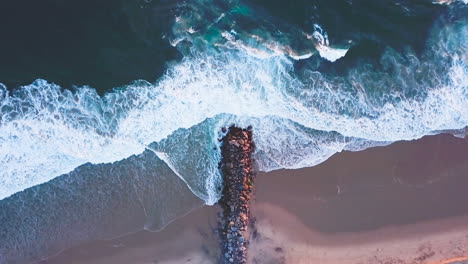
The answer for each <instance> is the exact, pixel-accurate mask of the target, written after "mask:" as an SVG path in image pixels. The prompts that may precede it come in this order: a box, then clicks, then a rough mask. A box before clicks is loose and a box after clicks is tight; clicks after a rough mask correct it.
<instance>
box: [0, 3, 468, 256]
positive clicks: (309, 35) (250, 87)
mask: <svg viewBox="0 0 468 264" xmlns="http://www.w3.org/2000/svg"><path fill="white" fill-rule="evenodd" d="M31 2H32V1H31ZM108 2H109V3H108V5H106V3H105V1H102V2H98V3H96V4H93V3H91V2H86V1H85V2H83V3H82V4H81V5H79V6H78V7H75V6H68V5H64V4H58V3H54V1H47V2H45V3H44V5H39V6H37V8H38V10H36V12H34V11H32V10H33V9H34V8H35V7H36V6H35V5H33V4H32V3H31V5H32V6H31V7H30V9H28V8H27V7H18V6H14V4H12V6H13V7H11V10H16V11H17V10H18V9H19V10H20V11H21V12H20V13H21V14H22V15H24V19H22V18H21V17H18V16H15V17H13V15H10V17H7V19H8V18H10V19H11V21H8V22H11V23H9V24H8V25H13V26H10V27H5V25H6V23H2V24H3V26H2V28H1V29H2V31H3V32H4V35H5V36H6V37H5V40H4V41H0V49H2V52H1V53H0V54H1V55H2V57H3V58H4V59H5V60H4V61H6V63H4V64H3V65H2V66H1V69H0V72H2V73H1V74H0V77H1V78H4V79H5V80H2V79H0V82H1V83H2V84H0V164H1V167H2V170H0V199H2V200H0V204H1V205H2V206H5V208H6V207H8V208H10V209H5V210H2V212H1V213H3V215H2V216H1V217H2V219H4V220H5V221H7V222H8V223H10V222H14V221H15V218H14V217H12V216H11V214H10V213H11V212H13V211H14V210H19V213H18V214H17V216H18V217H20V216H21V212H22V210H23V209H24V208H27V207H28V206H29V205H28V204H29V202H28V201H32V200H34V199H33V198H31V197H35V198H36V199H38V201H43V200H42V199H41V197H42V196H43V195H47V193H48V192H47V191H46V190H45V189H42V190H41V188H42V187H41V186H44V185H45V186H48V184H49V185H50V184H53V183H54V179H55V180H56V181H55V182H57V181H58V182H60V179H61V178H67V177H71V178H73V177H72V176H70V175H79V176H75V178H76V177H78V178H79V179H82V178H80V177H84V178H86V179H88V182H89V183H91V182H92V180H93V176H92V175H96V174H97V173H99V170H100V168H102V167H105V168H108V170H110V171H112V173H107V172H106V173H104V175H107V176H106V177H104V178H103V179H105V180H103V181H104V182H105V181H112V180H113V177H112V175H114V174H118V175H121V173H122V172H127V173H126V174H123V175H131V177H140V178H141V177H143V176H144V175H146V176H147V177H150V176H148V175H151V177H156V178H157V179H156V180H155V181H165V180H167V179H171V181H173V184H171V185H168V186H179V187H177V188H181V187H180V183H183V184H184V185H186V187H187V188H188V190H190V191H191V193H193V194H194V195H195V196H197V197H198V198H199V199H200V200H201V201H203V203H205V204H209V205H212V204H214V203H216V201H217V200H218V199H219V197H220V194H221V193H220V188H221V186H222V181H221V175H220V172H219V170H218V163H219V161H220V154H219V141H218V139H219V138H220V137H222V136H223V135H222V132H221V128H222V127H227V126H230V125H237V126H243V127H247V126H252V127H253V131H254V140H255V142H256V147H257V149H256V153H255V160H256V163H257V164H256V165H257V167H258V169H259V170H261V171H271V170H275V169H280V168H290V169H292V168H302V167H309V166H314V165H316V164H319V163H321V162H323V161H324V160H326V159H327V158H328V157H330V156H331V155H333V154H334V153H337V152H340V151H342V150H353V151H354V150H362V149H365V148H368V147H372V146H377V145H385V144H389V143H391V142H395V141H399V140H412V139H417V138H420V137H422V136H424V135H429V134H435V133H440V132H441V131H451V132H452V133H456V134H457V135H462V136H464V135H465V133H466V132H465V131H466V130H464V128H465V127H467V125H468V44H467V43H468V6H467V5H466V1H368V0H367V1H364V0H361V1H354V0H353V1H351V0H348V1H345V0H342V1H338V0H337V1H297V2H295V3H285V2H284V1H262V0H252V1H228V0H224V1H221V0H219V1H215V0H198V1H190V2H183V1H181V2H169V1H163V0H161V1H154V0H153V1H151V0H148V1H114V2H113V3H112V4H111V3H110V1H108ZM36 5H37V4H36ZM44 6H45V7H44ZM50 7H53V8H52V9H51V8H50ZM15 8H16V9H15ZM22 8H23V9H27V10H29V11H27V12H23V11H22V10H23V9H22ZM3 10H4V12H5V13H11V14H15V13H14V12H13V11H11V10H10V9H8V8H5V9H3ZM70 10H75V11H77V10H79V11H81V12H82V14H83V16H77V17H67V16H65V15H63V14H68V13H67V12H71V11H70ZM9 11H10V12H9ZM18 12H19V11H18ZM74 13H76V12H74ZM27 16H31V17H27ZM62 16H63V17H62ZM3 19H5V18H3ZM64 21H66V23H65V22H64ZM103 21H107V22H105V23H104V22H103ZM109 21H110V22H109ZM36 24H37V25H36ZM15 25H16V26H17V27H18V29H22V30H23V29H24V31H18V32H22V33H18V32H17V31H15V27H14V26H15ZM59 25H60V26H59ZM40 26H43V27H44V30H37V29H36V28H35V27H40ZM67 26H69V28H67ZM29 28H32V29H29ZM122 32H123V33H122ZM28 33H29V35H28ZM2 46H3V48H1V47H2ZM80 74H82V75H80ZM143 79H146V80H143ZM126 83H130V84H126ZM73 85H76V86H73ZM111 87H113V88H111ZM148 157H151V160H152V161H154V163H155V164H158V165H153V166H149V165H148V164H147V163H145V162H140V163H139V162H134V163H132V164H133V165H132V166H133V167H132V166H130V165H129V167H126V166H125V164H127V163H126V161H127V160H128V159H129V158H130V159H137V160H140V159H141V160H146V159H147V158H148ZM135 164H136V165H135ZM138 164H141V165H138ZM82 168H86V169H85V170H83V169H82ZM131 168H134V169H131ZM148 170H151V173H150V172H148ZM117 171H118V173H117ZM115 177H118V176H115ZM122 177H124V176H122ZM127 177H130V176H127ZM80 181H81V180H80ZM72 183H73V182H63V183H60V184H58V185H57V186H59V187H58V188H62V191H63V189H68V188H69V186H70V184H72ZM84 183H86V181H84ZM41 184H42V185H41ZM115 184H116V185H115V186H121V187H122V186H127V187H128V186H130V185H131V184H130V185H129V184H123V183H122V182H118V183H115ZM60 186H61V187H60ZM155 186H156V187H154V189H153V191H152V192H153V193H158V192H159V191H161V193H163V191H162V190H163V189H164V188H167V186H166V187H164V186H165V185H159V184H156V185H155ZM123 190H127V191H128V189H125V188H124V189H123ZM76 192H78V193H79V191H76ZM124 192H125V191H124ZM136 192H137V193H138V191H136ZM34 193H35V195H34ZM104 193H105V192H104ZM146 193H147V192H142V195H143V194H145V195H143V196H140V197H144V199H151V198H149V197H147V196H146V195H149V194H146ZM31 195H32V196H31ZM27 197H29V198H27ZM80 199H82V200H84V201H85V200H86V199H88V198H87V196H83V198H80ZM155 199H156V198H155ZM176 200H177V198H176V197H174V198H172V199H168V200H166V199H162V198H161V200H152V202H153V203H155V204H165V205H164V206H160V207H161V208H159V209H154V210H153V211H151V210H150V212H149V213H148V215H151V214H153V215H154V214H158V215H159V216H161V215H168V216H170V217H167V218H164V219H162V220H161V221H157V224H153V225H155V226H156V227H154V228H152V227H148V226H146V224H145V225H143V224H142V225H140V227H141V228H143V227H146V228H148V229H158V228H160V227H161V226H164V225H165V224H166V223H168V222H170V219H172V218H174V217H175V216H176V215H180V214H182V211H183V210H182V211H177V213H172V212H173V211H174V210H173V206H172V204H171V201H176ZM19 201H23V207H22V206H18V205H17V203H18V202H19ZM100 201H105V199H103V200H100ZM12 204H16V205H15V206H16V207H12ZM44 204H45V206H48V204H47V203H45V202H44ZM162 207H163V208H162ZM18 208H20V209H18ZM21 208H23V209H21ZM60 208H61V209H60V210H66V209H63V208H64V207H60ZM65 208H66V206H65ZM143 208H145V210H146V208H148V207H147V206H143ZM24 210H26V209H24ZM26 211H27V210H26ZM27 214H28V213H27ZM8 215H9V216H8ZM28 215H29V216H31V217H32V216H33V215H34V214H32V213H31V214H28ZM96 219H99V218H96ZM143 222H144V221H143ZM149 222H151V221H149ZM44 223H45V222H44ZM5 226H7V224H6V225H5ZM137 226H138V224H136V227H135V228H137ZM149 226H151V225H149ZM124 229H125V228H123V229H122V230H124ZM122 230H121V231H120V233H122V232H124V231H122ZM128 231H129V230H127V231H126V232H128ZM7 233H8V235H11V236H15V234H12V233H11V231H10V232H7ZM115 235H116V234H112V236H115ZM87 238H88V237H86V239H87ZM8 239H9V240H10V241H12V240H11V239H12V237H8ZM28 239H29V238H25V239H24V240H18V241H19V242H18V243H19V244H21V243H24V241H29V240H28ZM64 239H65V238H60V239H57V241H62V240H64ZM67 239H68V240H73V238H71V237H69V238H67ZM67 239H65V240H67ZM83 240H85V238H83ZM11 245H12V247H14V243H12V244H11ZM17 245H18V244H17ZM51 251H53V250H51ZM1 252H2V251H1V250H0V256H1V254H2V253H1ZM31 254H33V253H31ZM34 254H37V252H36V253H34ZM0 260H1V258H0Z"/></svg>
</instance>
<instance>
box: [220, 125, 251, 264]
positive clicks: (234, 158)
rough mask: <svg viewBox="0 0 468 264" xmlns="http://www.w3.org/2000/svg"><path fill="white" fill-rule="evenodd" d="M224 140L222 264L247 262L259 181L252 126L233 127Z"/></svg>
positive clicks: (222, 162)
mask: <svg viewBox="0 0 468 264" xmlns="http://www.w3.org/2000/svg"><path fill="white" fill-rule="evenodd" d="M223 132H227V134H226V136H224V138H223V139H222V147H221V153H222V160H221V163H220V168H221V171H222V174H223V179H224V189H223V192H222V193H223V195H222V198H221V199H220V201H219V205H220V206H221V208H222V212H221V214H220V218H219V232H218V234H219V236H220V243H221V256H220V263H223V264H224V263H226V264H228V263H236V264H238V263H240V264H242V263H246V262H247V247H248V245H249V231H248V227H249V224H250V209H249V201H250V199H251V195H252V190H253V181H254V178H255V174H254V171H253V169H252V158H251V154H252V152H253V151H254V148H255V146H254V144H253V141H252V130H251V127H249V128H247V129H241V128H237V127H230V128H229V129H228V131H226V129H223Z"/></svg>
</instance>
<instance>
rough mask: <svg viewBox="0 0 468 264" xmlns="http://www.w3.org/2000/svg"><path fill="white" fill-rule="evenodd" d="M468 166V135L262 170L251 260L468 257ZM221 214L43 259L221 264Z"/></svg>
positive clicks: (434, 261)
mask: <svg viewBox="0 0 468 264" xmlns="http://www.w3.org/2000/svg"><path fill="white" fill-rule="evenodd" d="M467 160H468V140H467V139H466V138H465V139H460V138H454V137H452V136H448V135H438V136H430V137H425V138H423V139H420V140H416V141H411V142H397V143H394V144H391V145H389V146H384V147H377V148H372V149H368V150H365V151H361V152H353V153H351V152H343V153H339V154H337V155H335V156H333V157H331V158H330V159H329V160H327V161H326V162H324V163H322V164H320V165H318V166H315V167H312V168H306V169H301V170H281V171H275V172H269V173H259V174H258V176H257V177H256V183H255V185H256V190H255V198H254V203H252V205H251V206H250V208H251V210H252V215H253V217H254V219H255V221H256V229H257V234H256V237H255V238H254V236H252V237H251V239H250V241H251V242H250V246H249V254H248V262H247V263H259V264H262V263H271V262H269V261H276V262H273V263H286V264H288V263H299V264H301V263H311V262H308V261H309V260H312V259H314V258H316V259H317V262H316V263H324V264H328V263H329V264H336V263H342V264H378V263H398V264H448V263H454V262H455V261H463V258H464V257H467V256H468V252H467V251H466V249H468V240H467V238H468V205H466V203H463V201H465V200H466V198H468V194H467V193H466V191H464V190H466V188H467V187H468V179H467V178H466V177H465V176H466V171H468V163H467V162H466V161H467ZM422 165H424V167H428V168H423V167H422ZM415 172H418V173H415ZM441 176H442V177H441ZM435 179H437V180H435ZM337 186H340V188H339V189H341V190H339V191H338V189H337ZM216 212H217V208H216V207H213V206H212V207H209V206H203V207H202V208H200V209H197V210H194V211H193V212H191V213H190V214H188V215H187V216H184V217H182V218H180V219H177V220H176V221H174V222H173V223H172V224H170V225H169V226H167V227H166V229H164V230H162V231H161V232H158V233H149V232H146V231H141V232H139V233H137V234H133V235H130V236H127V237H122V238H118V239H116V240H113V241H97V242H95V243H94V244H86V245H82V246H80V247H77V248H74V249H72V250H68V251H66V252H63V253H62V254H61V255H60V256H57V257H56V258H53V259H50V260H48V261H47V262H43V263H44V264H45V263H47V264H62V263H74V264H85V263H86V264H107V263H113V264H128V263H132V264H133V263H135V264H147V263H158V264H161V263H164V264H172V263H174V264H175V263H185V262H188V263H203V264H205V263H206V264H214V263H217V261H218V260H219V259H218V256H219V255H220V252H219V244H218V240H217V236H216V235H215V234H214V230H216V228H217V224H218V219H217V217H216ZM429 244H430V247H429V246H428V245H429ZM457 246H459V247H461V249H460V250H458V249H457ZM378 248H379V249H380V250H378V251H377V249H378ZM420 249H421V250H420ZM457 250H458V251H457ZM432 251H433V252H434V254H432V253H431V252H432ZM177 252H183V253H177ZM430 255H431V256H430ZM254 258H256V259H255V261H256V262H255V261H254ZM423 258H424V259H423ZM189 260H190V261H189ZM449 260H450V261H449ZM385 261H387V262H385ZM392 261H393V262H392ZM462 263H464V262H462ZM467 263H468V262H467ZM457 264H460V262H458V263H457Z"/></svg>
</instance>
